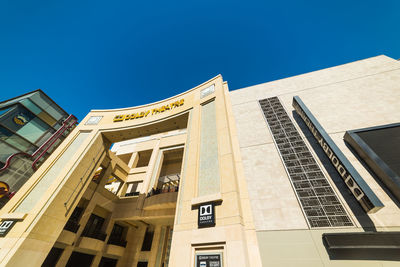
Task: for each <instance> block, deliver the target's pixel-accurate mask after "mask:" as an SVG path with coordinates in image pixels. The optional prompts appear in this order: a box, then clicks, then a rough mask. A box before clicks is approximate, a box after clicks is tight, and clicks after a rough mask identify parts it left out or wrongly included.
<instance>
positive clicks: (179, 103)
mask: <svg viewBox="0 0 400 267" xmlns="http://www.w3.org/2000/svg"><path fill="white" fill-rule="evenodd" d="M184 102H185V100H184V99H181V100H178V101H175V102H172V103H170V104H168V105H164V106H161V107H159V108H153V109H151V110H150V109H149V110H146V111H142V112H138V113H132V114H125V115H116V116H115V117H114V120H113V121H114V122H118V121H127V120H134V119H139V118H145V117H147V116H148V115H156V114H158V113H163V112H164V111H166V110H172V109H174V108H177V107H180V106H182V105H183V104H184Z"/></svg>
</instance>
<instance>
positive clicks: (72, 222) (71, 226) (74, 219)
mask: <svg viewBox="0 0 400 267" xmlns="http://www.w3.org/2000/svg"><path fill="white" fill-rule="evenodd" d="M82 213H83V208H81V207H76V208H75V209H74V211H73V212H72V214H71V217H70V218H69V220H68V221H67V223H66V224H65V226H64V229H65V230H67V231H70V232H73V233H76V232H77V231H78V229H79V224H78V222H79V219H80V218H81V215H82Z"/></svg>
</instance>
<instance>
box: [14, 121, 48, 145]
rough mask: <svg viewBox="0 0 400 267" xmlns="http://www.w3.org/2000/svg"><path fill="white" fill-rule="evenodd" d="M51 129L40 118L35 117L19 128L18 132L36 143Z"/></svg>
mask: <svg viewBox="0 0 400 267" xmlns="http://www.w3.org/2000/svg"><path fill="white" fill-rule="evenodd" d="M49 129H50V127H49V126H48V125H47V124H45V123H44V122H42V121H41V120H40V119H39V118H34V119H32V120H31V121H30V122H28V123H27V124H26V125H24V126H23V127H22V128H21V129H19V130H18V131H17V133H18V134H19V135H21V136H23V137H25V138H26V139H28V140H29V141H30V142H32V143H36V141H37V140H38V139H39V138H40V137H41V136H42V135H43V134H44V133H46V132H47V130H49Z"/></svg>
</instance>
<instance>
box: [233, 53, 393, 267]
mask: <svg viewBox="0 0 400 267" xmlns="http://www.w3.org/2000/svg"><path fill="white" fill-rule="evenodd" d="M296 95H298V96H300V98H301V99H302V100H303V102H304V103H305V105H306V106H307V107H308V108H309V109H310V111H311V113H312V114H313V115H314V116H315V117H316V119H317V120H318V121H319V122H320V124H321V125H322V126H323V127H324V129H325V130H326V132H327V133H328V134H329V136H330V137H331V138H332V139H333V141H334V142H335V143H336V145H337V146H338V147H339V148H340V150H341V151H342V152H343V153H344V155H345V156H346V157H347V158H348V159H349V161H350V162H351V164H352V165H353V166H354V167H355V169H356V170H357V171H358V172H359V173H360V175H361V176H362V177H363V179H364V180H365V181H366V182H367V183H368V185H369V186H370V187H371V189H372V190H373V191H374V192H375V194H376V195H377V196H378V198H379V199H380V200H381V201H382V202H383V204H384V205H385V207H384V208H382V209H381V210H379V211H378V212H376V213H375V214H369V215H367V214H366V213H365V212H364V211H363V210H362V209H361V208H360V207H359V205H358V204H357V202H356V201H355V200H354V199H353V197H352V196H351V195H350V194H349V193H348V192H347V189H346V186H345V185H344V184H343V182H342V180H341V179H340V178H339V177H338V175H337V174H336V172H335V170H334V169H333V167H331V163H330V162H329V161H328V160H327V159H326V158H325V156H324V155H323V153H321V151H320V148H319V147H318V145H317V144H316V142H315V141H314V140H313V137H312V136H311V135H310V133H309V132H308V129H306V128H304V127H303V126H302V123H300V124H299V123H298V122H296V121H295V120H293V113H292V111H293V110H294V109H293V107H292V99H293V96H296ZM273 96H278V98H279V99H280V101H281V102H282V104H283V106H284V107H285V109H286V111H287V113H288V115H289V116H290V117H291V119H292V120H293V123H294V125H296V127H298V131H299V133H300V135H301V136H302V137H303V140H304V141H305V142H306V143H307V144H308V145H309V147H310V150H311V152H312V153H313V154H314V158H315V159H316V160H317V161H318V162H319V163H320V165H321V166H323V171H324V172H325V174H327V175H326V176H327V178H328V179H329V180H330V182H331V184H332V186H333V188H334V190H335V191H336V193H337V195H338V196H339V198H340V199H341V201H342V203H343V204H344V205H345V207H346V210H347V212H348V213H349V214H350V215H351V217H352V219H353V221H354V222H355V224H356V227H350V228H336V229H333V228H324V229H321V230H308V229H309V228H308V226H307V223H306V220H305V218H304V216H303V213H302V211H301V208H300V206H299V204H298V202H297V199H296V197H295V193H294V191H293V189H292V187H291V185H290V181H289V178H288V176H287V174H286V172H285V169H284V166H283V163H282V161H281V159H280V157H279V154H278V151H277V149H276V146H275V145H274V142H273V139H272V136H271V134H270V132H269V130H268V127H267V124H266V122H265V120H264V117H263V114H262V111H261V108H260V106H259V104H258V100H261V99H264V98H268V97H273ZM230 97H231V101H232V105H233V106H232V108H233V114H234V119H235V122H236V126H237V135H238V140H239V146H240V152H241V156H242V159H243V167H244V173H245V176H246V179H247V184H248V188H249V191H248V192H249V198H250V202H251V210H252V212H253V214H255V217H254V223H255V228H256V230H257V239H258V242H259V245H260V251H261V257H262V261H263V266H395V265H397V263H394V262H384V261H359V260H354V261H344V260H340V261H332V260H329V257H328V255H327V252H326V249H325V247H324V246H323V244H322V233H324V232H346V231H351V232H355V231H363V228H362V227H364V228H365V229H373V228H374V227H376V229H377V230H378V231H396V230H398V229H399V226H400V224H399V222H400V211H399V208H398V206H397V205H396V204H395V203H394V202H393V200H392V199H391V198H390V197H389V196H388V194H387V193H386V192H385V191H384V190H383V189H382V187H381V186H380V185H379V184H378V183H377V182H376V181H375V179H374V178H373V177H372V176H371V174H370V173H369V172H368V170H366V169H365V168H364V166H363V165H362V163H361V162H360V161H359V160H358V159H357V158H356V156H355V155H354V154H353V152H351V151H350V150H349V148H348V146H346V144H345V142H344V140H343V136H344V133H345V131H347V130H353V129H358V128H365V127H371V126H377V125H384V124H390V123H398V122H399V121H400V105H398V104H397V103H399V102H400V62H398V61H396V60H393V59H391V58H388V57H386V56H378V57H373V58H369V59H366V60H362V61H357V62H353V63H349V64H345V65H341V66H337V67H333V68H329V69H324V70H320V71H315V72H311V73H307V74H303V75H299V76H295V77H291V78H286V79H282V80H278V81H273V82H268V83H265V84H259V85H256V86H252V87H248V88H243V89H239V90H236V91H231V92H230ZM299 126H301V127H303V130H304V129H305V130H304V132H303V131H302V130H301V129H300V127H299ZM304 133H305V134H304ZM307 137H309V138H310V139H307ZM310 140H311V141H310ZM315 148H316V149H315ZM321 156H322V157H321ZM335 182H336V183H335Z"/></svg>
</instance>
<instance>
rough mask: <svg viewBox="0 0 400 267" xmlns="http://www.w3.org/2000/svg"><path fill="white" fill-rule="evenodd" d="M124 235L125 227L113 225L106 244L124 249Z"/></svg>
mask: <svg viewBox="0 0 400 267" xmlns="http://www.w3.org/2000/svg"><path fill="white" fill-rule="evenodd" d="M124 233H125V227H123V226H121V225H119V224H114V227H113V229H112V231H111V235H110V238H109V239H108V244H112V245H117V246H121V247H125V246H126V240H125V238H124Z"/></svg>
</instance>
